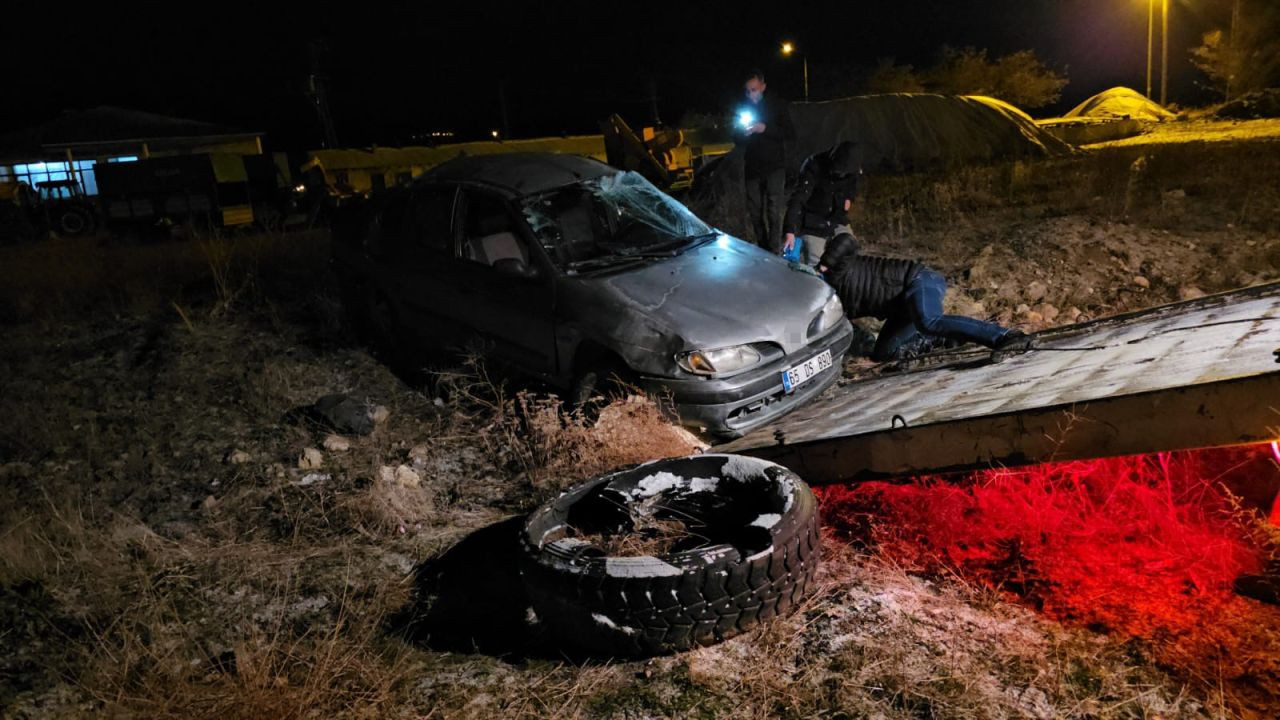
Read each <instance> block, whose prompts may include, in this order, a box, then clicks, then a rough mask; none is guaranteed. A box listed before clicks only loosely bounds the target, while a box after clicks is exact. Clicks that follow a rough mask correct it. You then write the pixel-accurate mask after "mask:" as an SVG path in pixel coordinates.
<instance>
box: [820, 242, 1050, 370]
mask: <svg viewBox="0 0 1280 720" xmlns="http://www.w3.org/2000/svg"><path fill="white" fill-rule="evenodd" d="M818 272H820V273H822V276H823V277H824V278H825V279H826V281H827V282H828V283H830V284H831V286H832V287H834V288H835V289H836V294H837V295H839V296H840V302H841V303H843V304H844V311H845V314H846V315H848V316H849V317H850V318H856V317H867V316H871V317H877V318H880V319H882V320H884V321H885V322H884V327H882V328H881V329H880V334H879V335H877V336H876V345H875V349H874V350H872V351H871V359H872V360H876V361H878V362H883V361H886V360H893V359H895V358H898V357H899V356H900V354H901V351H902V350H903V349H904V348H906V347H907V346H908V345H909V344H914V343H916V342H917V341H918V340H919V338H920V337H921V336H922V335H923V336H932V337H938V338H944V339H947V340H956V341H959V342H975V343H978V344H979V345H985V346H987V347H989V348H992V349H993V350H1005V351H1013V352H1020V351H1025V350H1030V349H1031V347H1032V339H1031V337H1029V336H1028V335H1026V334H1025V333H1023V332H1022V331H1021V330H1012V329H1007V328H1003V327H1001V326H999V325H996V324H995V323H989V322H984V321H982V320H975V319H974V318H970V317H965V316H963V315H944V314H943V313H942V296H943V295H944V294H945V293H946V291H947V281H946V280H945V279H944V278H943V277H942V275H940V274H938V273H937V272H936V271H934V270H932V269H930V268H928V267H926V266H925V265H923V264H922V263H919V262H916V261H915V260H899V259H897V258H887V257H878V256H875V255H862V254H859V253H858V246H857V244H856V243H855V242H854V239H853V236H852V235H849V234H847V233H841V234H839V235H836V236H835V237H834V238H832V239H831V242H829V243H827V248H826V251H825V252H823V254H822V259H821V260H819V261H818Z"/></svg>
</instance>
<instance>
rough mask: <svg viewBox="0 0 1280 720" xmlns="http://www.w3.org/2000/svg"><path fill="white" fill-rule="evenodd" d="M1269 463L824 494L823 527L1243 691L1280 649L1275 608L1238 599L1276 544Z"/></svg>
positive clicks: (1077, 467)
mask: <svg viewBox="0 0 1280 720" xmlns="http://www.w3.org/2000/svg"><path fill="white" fill-rule="evenodd" d="M1273 453H1280V447H1277V445H1276V444H1272V447H1270V448H1267V447H1265V446H1263V445H1253V446H1244V447H1231V448H1216V449H1208V450H1197V451H1190V452H1177V453H1160V454H1153V455H1144V456H1133V457H1123V458H1110V459H1103V460H1090V461H1083V462H1066V463H1056V464H1046V465H1039V466H1033V467H1027V468H1019V469H1007V470H989V471H985V472H979V473H974V474H972V475H970V476H968V477H965V478H960V479H954V478H952V479H948V480H946V481H943V480H942V479H939V478H930V477H925V478H919V479H918V480H917V481H916V482H914V483H911V484H906V485H898V484H892V483H883V482H869V483H863V484H860V485H855V486H832V487H825V488H818V489H817V492H818V494H819V496H820V498H821V502H822V514H823V517H824V520H825V521H826V524H827V525H828V526H831V527H832V528H833V529H834V530H835V531H836V532H837V534H842V535H844V536H845V537H847V538H850V539H851V540H852V541H853V542H862V543H865V544H866V545H868V546H870V547H871V548H873V549H874V551H875V552H876V553H877V554H878V555H880V556H882V557H884V558H886V559H888V560H890V561H891V562H893V563H895V564H896V565H898V566H900V567H905V568H907V569H910V570H913V571H915V572H919V573H923V574H926V575H951V574H954V575H956V576H958V577H960V578H963V579H964V580H965V581H966V582H974V583H978V584H983V585H987V586H988V587H991V588H995V589H997V590H999V591H1001V592H1003V593H1004V594H1005V595H1006V596H1007V597H1009V598H1010V599H1012V600H1016V601H1019V602H1021V603H1024V604H1027V605H1030V606H1032V607H1034V608H1036V609H1037V610H1040V611H1041V612H1043V613H1045V614H1046V615H1048V616H1050V617H1053V618H1056V619H1058V620H1061V621H1063V622H1067V623H1070V624H1075V625H1083V626H1089V627H1093V628H1098V629H1102V630H1105V631H1107V632H1109V633H1113V634H1116V635H1121V636H1130V637H1134V638H1140V639H1142V640H1144V641H1145V642H1147V643H1149V644H1150V646H1151V647H1152V649H1153V651H1154V653H1155V655H1156V656H1157V657H1158V658H1159V659H1160V660H1161V661H1162V662H1167V663H1169V664H1170V665H1176V666H1178V667H1181V668H1183V669H1185V670H1187V671H1188V672H1189V673H1192V674H1194V673H1198V672H1200V671H1201V668H1203V667H1226V665H1228V664H1233V665H1232V667H1233V668H1234V669H1232V670H1230V671H1227V670H1224V671H1223V672H1224V673H1226V674H1228V675H1232V676H1245V675H1248V674H1249V673H1252V672H1255V671H1258V668H1257V667H1254V665H1253V664H1251V663H1253V660H1250V659H1249V658H1264V659H1265V658H1273V657H1275V652H1276V648H1272V647H1271V645H1270V644H1269V643H1271V640H1270V639H1268V638H1273V637H1280V608H1274V607H1271V606H1264V605H1261V604H1260V603H1258V602H1257V601H1256V600H1250V599H1245V598H1242V597H1240V596H1238V595H1236V594H1235V591H1234V583H1235V582H1236V580H1237V579H1238V578H1239V577H1241V576H1245V575H1258V574H1260V573H1264V572H1266V566H1267V560H1268V551H1269V550H1271V549H1272V546H1271V543H1273V542H1275V540H1274V539H1271V540H1268V539H1267V538H1268V537H1270V536H1271V535H1272V533H1270V532H1267V531H1265V528H1263V526H1262V522H1261V521H1262V520H1263V518H1264V514H1265V513H1267V512H1268V511H1269V512H1270V515H1271V521H1272V522H1273V523H1277V524H1280V512H1278V511H1277V507H1280V503H1275V502H1274V500H1273V499H1274V498H1275V488H1276V486H1277V485H1280V465H1277V463H1276V462H1273V460H1272V455H1273ZM1225 488H1231V489H1232V490H1231V492H1230V493H1228V492H1227V491H1226V490H1225ZM1251 508H1256V510H1253V509H1251ZM1260 662H1261V661H1260Z"/></svg>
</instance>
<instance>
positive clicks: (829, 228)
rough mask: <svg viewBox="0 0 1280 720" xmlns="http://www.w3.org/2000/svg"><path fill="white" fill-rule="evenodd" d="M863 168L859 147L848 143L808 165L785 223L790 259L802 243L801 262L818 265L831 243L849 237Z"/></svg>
mask: <svg viewBox="0 0 1280 720" xmlns="http://www.w3.org/2000/svg"><path fill="white" fill-rule="evenodd" d="M861 176H862V167H861V164H860V162H859V161H858V151H857V143H854V142H852V141H848V140H846V141H845V142H842V143H840V144H839V145H836V146H835V147H833V148H831V149H829V150H824V151H822V152H819V153H815V154H813V155H811V156H810V157H809V159H808V160H805V161H804V165H803V166H802V167H801V168H800V178H799V180H797V181H796V186H795V188H794V189H793V190H792V191H791V198H790V200H789V201H788V202H787V214H786V216H785V217H784V218H783V221H782V230H783V233H784V235H783V238H784V239H783V245H782V251H783V254H784V255H786V254H788V253H791V252H792V251H793V250H792V249H793V246H794V245H795V243H796V242H797V240H798V241H799V242H800V244H801V246H802V253H801V258H800V259H801V261H802V262H805V263H807V264H809V265H815V266H816V265H817V264H818V259H819V258H821V257H822V251H823V249H824V248H825V247H826V244H827V241H828V240H830V239H831V238H832V237H834V236H835V235H837V234H838V233H842V232H843V233H849V234H852V231H851V230H850V229H849V208H851V207H853V199H854V197H855V196H856V195H857V192H858V180H859V178H860V177H861Z"/></svg>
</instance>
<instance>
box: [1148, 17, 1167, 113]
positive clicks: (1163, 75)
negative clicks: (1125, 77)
mask: <svg viewBox="0 0 1280 720" xmlns="http://www.w3.org/2000/svg"><path fill="white" fill-rule="evenodd" d="M1155 26H1156V0H1147V98H1148V99H1150V98H1151V65H1152V61H1151V55H1152V53H1151V50H1152V44H1153V40H1154V36H1155ZM1160 52H1161V55H1162V57H1161V59H1160V104H1161V105H1164V104H1165V102H1166V101H1167V100H1168V98H1169V0H1160Z"/></svg>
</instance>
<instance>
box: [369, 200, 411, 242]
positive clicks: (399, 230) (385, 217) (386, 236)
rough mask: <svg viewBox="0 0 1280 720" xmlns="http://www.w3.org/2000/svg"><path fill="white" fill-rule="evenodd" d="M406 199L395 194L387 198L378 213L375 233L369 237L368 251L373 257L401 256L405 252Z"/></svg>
mask: <svg viewBox="0 0 1280 720" xmlns="http://www.w3.org/2000/svg"><path fill="white" fill-rule="evenodd" d="M408 205H409V203H408V198H407V197H405V195H404V194H403V193H396V194H394V195H392V196H391V197H389V198H387V200H386V201H385V204H384V205H383V206H382V208H381V209H380V210H379V211H378V216H377V227H376V231H375V232H372V233H370V235H369V241H368V242H369V246H368V247H369V250H370V251H371V252H372V253H373V254H374V255H393V256H395V255H402V254H403V253H404V251H405V248H404V239H405V232H404V231H405V211H406V210H407V208H408Z"/></svg>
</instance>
